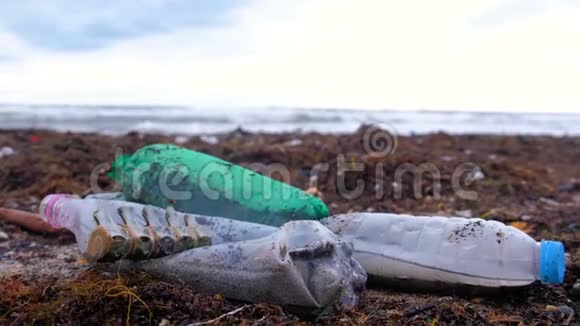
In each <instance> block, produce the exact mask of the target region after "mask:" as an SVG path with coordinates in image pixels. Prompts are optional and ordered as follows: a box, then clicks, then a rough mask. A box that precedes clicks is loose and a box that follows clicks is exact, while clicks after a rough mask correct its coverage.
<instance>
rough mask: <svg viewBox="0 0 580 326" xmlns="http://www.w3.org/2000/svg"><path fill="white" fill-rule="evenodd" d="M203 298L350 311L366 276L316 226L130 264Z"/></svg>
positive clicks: (294, 226)
mask: <svg viewBox="0 0 580 326" xmlns="http://www.w3.org/2000/svg"><path fill="white" fill-rule="evenodd" d="M130 267H132V268H139V269H142V270H145V271H147V272H150V273H153V274H156V275H158V276H160V277H162V278H168V279H175V278H177V279H179V280H181V281H184V282H185V283H187V284H189V285H191V286H193V287H194V288H195V289H197V290H199V291H202V292H206V293H220V294H222V295H224V296H225V297H228V298H232V299H236V300H242V301H249V302H269V303H274V304H282V305H289V306H294V307H306V308H321V309H322V308H325V307H328V306H329V305H331V304H333V303H335V302H337V301H338V302H340V303H342V304H343V305H344V306H346V307H352V306H354V305H355V304H356V302H357V294H356V293H357V292H358V291H361V290H363V289H364V287H365V283H366V274H365V272H364V270H363V269H362V267H361V266H360V265H359V263H357V262H356V260H354V259H353V258H352V247H351V244H350V243H348V242H344V241H341V240H340V239H339V238H338V237H337V236H336V235H335V234H333V233H332V232H330V231H329V230H328V229H327V228H326V227H324V226H323V225H322V224H320V223H319V222H316V221H292V222H288V223H286V224H284V225H283V226H282V227H281V228H279V229H277V230H276V231H275V232H274V233H272V234H271V235H269V236H266V237H261V238H257V239H253V240H245V241H237V242H226V243H222V244H219V245H212V246H208V247H201V248H195V249H192V250H187V251H184V252H181V253H179V254H175V255H171V256H167V257H163V258H159V259H152V260H144V261H139V262H135V263H133V264H132V265H130Z"/></svg>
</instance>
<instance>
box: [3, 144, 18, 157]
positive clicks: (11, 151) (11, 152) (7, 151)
mask: <svg viewBox="0 0 580 326" xmlns="http://www.w3.org/2000/svg"><path fill="white" fill-rule="evenodd" d="M15 153H16V151H15V150H14V149H13V148H12V147H9V146H3V147H2V148H0V158H3V157H7V156H10V155H14V154H15Z"/></svg>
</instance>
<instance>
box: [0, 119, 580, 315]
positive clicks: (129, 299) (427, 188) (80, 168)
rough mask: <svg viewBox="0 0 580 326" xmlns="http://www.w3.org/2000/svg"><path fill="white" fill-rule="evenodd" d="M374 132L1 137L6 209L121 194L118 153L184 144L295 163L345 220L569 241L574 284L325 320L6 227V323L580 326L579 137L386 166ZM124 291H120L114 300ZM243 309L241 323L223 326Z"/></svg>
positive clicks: (391, 302) (403, 151) (445, 151)
mask: <svg viewBox="0 0 580 326" xmlns="http://www.w3.org/2000/svg"><path fill="white" fill-rule="evenodd" d="M363 133H364V130H363V129H359V131H357V132H355V133H351V134H342V135H329V134H317V133H303V134H296V133H282V134H264V133H260V134H256V133H248V132H245V131H243V130H236V131H234V132H231V133H227V134H218V135H215V136H164V135H151V134H147V135H144V134H139V133H129V134H127V135H124V136H118V137H117V136H115V137H113V136H105V135H99V134H80V133H59V132H54V131H45V130H16V131H6V130H0V148H1V147H4V146H7V147H10V148H12V149H13V151H14V153H13V154H11V155H8V156H4V157H1V158H0V207H7V208H17V209H22V210H26V211H37V209H38V204H39V202H40V200H41V199H42V198H43V196H45V195H47V194H51V193H74V194H78V195H81V196H82V195H86V194H89V193H90V192H91V191H92V190H91V189H90V187H89V186H90V183H91V175H93V178H96V179H94V180H97V181H98V186H99V187H100V188H101V189H103V190H106V191H110V190H111V189H114V188H113V186H114V185H113V184H112V182H111V180H110V179H109V178H108V177H107V176H106V172H107V165H106V163H110V162H111V161H112V160H113V158H114V155H115V153H116V152H119V151H122V152H123V153H125V154H129V153H132V152H134V151H135V150H137V149H139V148H140V147H142V146H144V145H147V144H154V143H172V144H178V145H180V146H184V147H188V148H191V149H195V150H198V151H202V152H206V153H209V154H212V155H215V156H217V157H220V158H223V159H225V160H228V161H231V162H234V163H237V164H241V165H243V166H251V165H252V164H255V163H261V164H265V165H268V164H272V163H281V164H283V165H284V166H285V167H287V168H288V170H289V172H290V173H289V176H290V179H289V180H285V181H288V182H289V183H291V184H292V185H294V186H296V187H298V188H301V189H305V190H306V189H309V188H310V189H309V191H310V192H312V193H315V194H317V195H318V196H320V197H321V198H322V199H323V200H324V201H325V202H326V203H327V204H328V206H329V208H330V210H331V213H332V214H336V213H344V212H351V211H369V212H393V213H410V214H417V215H423V214H426V215H443V216H453V215H455V216H457V215H459V216H464V217H479V216H482V217H484V218H486V219H494V220H498V221H501V222H504V223H506V224H511V225H513V226H515V227H517V228H519V229H521V230H523V231H524V232H526V233H528V234H529V235H530V236H532V237H533V238H535V239H537V240H540V239H551V240H558V241H562V242H563V243H564V245H565V247H566V251H567V253H568V257H567V273H566V279H565V283H564V284H563V285H561V286H548V285H542V284H533V285H531V286H529V287H526V288H523V289H518V290H509V291H508V290H506V291H502V293H501V294H500V295H498V294H491V295H489V294H486V295H482V294H479V293H477V294H459V293H455V292H454V291H453V290H452V291H448V292H446V293H430V292H425V291H420V289H412V290H409V291H402V290H401V289H392V288H385V287H377V286H372V285H371V286H369V289H368V290H367V291H365V292H364V293H363V294H362V296H361V302H360V304H359V306H358V307H357V308H356V309H354V310H352V311H348V312H331V313H330V314H328V315H325V316H324V317H322V318H320V319H318V320H313V319H312V318H309V317H308V316H303V315H300V314H296V313H295V312H293V311H289V310H287V309H286V308H284V307H278V306H275V305H268V304H254V305H249V304H245V303H240V302H234V301H230V300H228V299H224V298H223V297H221V296H220V295H214V296H209V295H205V294H199V293H196V292H195V291H193V290H192V289H190V288H188V287H187V286H184V285H183V284H169V283H165V282H161V281H158V280H156V279H154V278H152V277H150V276H148V275H145V274H142V273H135V274H134V275H119V276H118V275H116V274H115V273H111V272H109V271H101V270H99V269H94V268H87V265H86V263H85V262H84V261H83V260H82V259H81V258H80V257H79V253H78V252H77V251H76V247H75V244H74V237H73V236H72V235H71V234H68V233H65V232H63V233H61V234H58V235H44V234H38V233H34V232H29V231H27V230H24V229H22V228H20V227H19V226H16V225H13V224H8V223H5V222H0V230H1V231H2V232H1V233H2V234H1V235H2V239H0V274H1V275H2V276H1V279H0V316H1V317H0V318H2V319H1V321H0V323H2V324H31V323H34V322H37V323H41V324H45V323H46V324H53V323H57V324H65V325H66V324H75V323H78V322H79V321H87V322H88V323H91V324H93V323H99V324H104V323H110V324H112V323H114V324H119V323H123V322H125V321H126V320H127V312H128V309H129V308H128V306H130V316H129V320H130V322H131V323H132V324H133V323H134V324H148V322H149V321H151V323H152V324H154V325H159V324H163V325H168V324H169V323H171V324H176V325H185V324H188V323H194V322H200V321H207V320H212V319H215V318H220V319H218V320H216V322H221V323H244V324H271V323H289V322H299V321H300V322H305V323H324V324H333V325H334V324H337V323H342V324H385V323H389V324H407V325H425V324H427V325H435V324H438V323H443V324H457V325H468V324H475V325H480V324H512V325H515V324H518V323H519V322H522V323H524V324H550V323H552V324H561V323H564V322H565V321H566V319H567V318H568V317H569V314H567V312H569V311H568V310H566V308H565V307H564V306H566V307H568V308H570V309H572V310H575V311H577V312H578V311H580V310H578V308H580V294H579V291H580V288H579V287H580V285H579V284H580V280H579V279H580V229H579V227H580V224H579V218H578V212H579V211H580V169H579V168H578V162H580V138H579V137H549V136H491V135H486V136H483V135H482V136H478V135H465V136H456V135H453V136H451V135H447V134H443V133H437V134H429V135H421V136H400V137H398V138H397V146H396V150H394V151H393V152H392V153H389V154H388V155H373V153H369V152H368V150H367V151H365V148H364V146H362V143H363V138H364V136H363ZM338 157H342V158H344V160H345V161H346V162H351V163H353V164H355V163H356V164H363V166H364V170H363V171H359V172H348V173H347V175H346V177H345V180H346V186H347V187H356V185H357V181H359V180H362V181H364V191H363V193H362V195H360V196H359V197H358V198H356V199H353V200H349V199H347V198H344V197H343V196H341V194H340V193H339V192H338V191H337V174H338V172H337V168H336V166H337V160H338ZM319 163H328V166H329V169H328V171H326V172H322V173H321V174H320V175H319V176H318V179H317V185H316V187H315V188H312V187H311V184H310V182H311V181H312V178H311V170H312V168H313V167H314V166H315V165H316V164H319ZM405 163H412V164H414V165H416V166H419V165H421V164H424V163H429V164H431V166H434V167H435V168H436V169H437V171H439V173H440V178H438V179H439V180H440V185H441V188H440V191H438V188H437V187H434V186H433V185H434V177H433V175H432V174H429V173H426V174H424V175H423V176H422V177H421V179H420V184H419V188H418V189H416V188H414V186H415V185H414V183H413V180H412V179H411V176H410V175H406V176H405V177H404V178H403V179H401V180H397V179H396V175H395V171H396V170H397V168H398V167H400V166H401V165H403V164H405ZM465 164H469V165H470V166H475V167H477V168H478V171H479V172H480V174H478V176H477V177H476V178H472V179H473V180H470V182H467V183H465V185H464V186H463V189H465V190H468V191H471V192H473V193H475V194H476V195H477V199H476V200H473V199H466V198H462V196H458V195H457V191H456V189H454V187H453V184H452V175H453V173H454V172H455V171H456V170H457V168H458V167H460V166H463V165H465ZM377 166H378V167H379V168H378V169H377ZM95 169H96V170H95ZM377 170H380V171H381V173H377ZM397 181H399V182H397ZM378 189H380V191H378ZM402 287H405V286H404V285H403V286H402ZM111 288H116V289H120V292H111V291H110V289H111ZM123 291H130V293H132V294H134V296H133V295H117V296H115V294H118V293H121V292H122V293H125V294H126V293H127V292H123ZM137 297H138V298H139V299H137ZM238 308H239V309H240V310H239V312H237V313H236V314H231V315H227V316H222V315H223V314H226V313H228V312H230V311H233V310H235V309H238ZM150 313H151V314H150ZM220 316H222V317H220ZM150 318H151V319H150ZM574 318H575V320H576V321H577V320H578V317H577V316H576V317H574ZM573 320H574V319H571V320H568V321H569V322H572V323H573Z"/></svg>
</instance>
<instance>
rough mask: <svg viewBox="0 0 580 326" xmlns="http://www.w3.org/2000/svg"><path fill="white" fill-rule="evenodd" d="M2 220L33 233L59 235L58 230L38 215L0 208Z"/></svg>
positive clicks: (0, 218)
mask: <svg viewBox="0 0 580 326" xmlns="http://www.w3.org/2000/svg"><path fill="white" fill-rule="evenodd" d="M0 220H3V221H6V222H9V223H13V224H16V225H20V226H21V227H23V228H26V229H28V230H31V231H36V232H45V233H57V232H60V231H59V230H58V229H55V228H53V227H52V226H51V225H50V224H48V223H46V222H45V221H43V220H42V218H41V217H40V216H39V215H38V214H34V213H30V212H25V211H19V210H16V209H8V208H3V207H0Z"/></svg>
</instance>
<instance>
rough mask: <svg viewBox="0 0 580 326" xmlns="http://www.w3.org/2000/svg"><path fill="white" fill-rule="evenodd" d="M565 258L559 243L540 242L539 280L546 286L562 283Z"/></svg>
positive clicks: (562, 247) (561, 245)
mask: <svg viewBox="0 0 580 326" xmlns="http://www.w3.org/2000/svg"><path fill="white" fill-rule="evenodd" d="M565 270H566V257H565V256H564V245H563V244H562V242H560V241H547V240H542V243H541V245H540V280H541V281H542V282H544V283H548V284H560V283H562V282H564V271H565Z"/></svg>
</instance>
